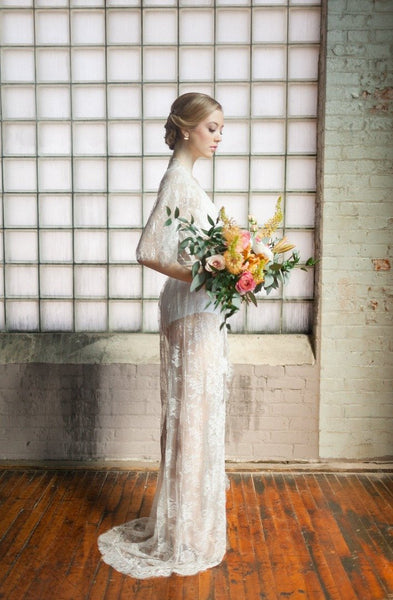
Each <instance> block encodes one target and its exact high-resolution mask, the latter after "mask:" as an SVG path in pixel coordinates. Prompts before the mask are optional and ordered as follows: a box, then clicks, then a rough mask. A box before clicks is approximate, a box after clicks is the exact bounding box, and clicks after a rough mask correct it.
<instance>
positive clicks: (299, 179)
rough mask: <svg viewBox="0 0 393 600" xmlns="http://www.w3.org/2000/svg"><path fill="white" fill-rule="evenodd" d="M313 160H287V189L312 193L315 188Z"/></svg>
mask: <svg viewBox="0 0 393 600" xmlns="http://www.w3.org/2000/svg"><path fill="white" fill-rule="evenodd" d="M315 177H316V166H315V158H288V161H287V189H288V190H310V191H314V190H315V186H316V181H315Z"/></svg>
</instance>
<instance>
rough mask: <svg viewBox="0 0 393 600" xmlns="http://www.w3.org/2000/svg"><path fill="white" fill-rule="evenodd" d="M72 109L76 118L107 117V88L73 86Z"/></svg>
mask: <svg viewBox="0 0 393 600" xmlns="http://www.w3.org/2000/svg"><path fill="white" fill-rule="evenodd" d="M72 111H73V116H74V118H76V119H100V118H101V119H103V118H105V111H106V108H105V88H104V87H95V86H83V87H77V86H73V89H72Z"/></svg>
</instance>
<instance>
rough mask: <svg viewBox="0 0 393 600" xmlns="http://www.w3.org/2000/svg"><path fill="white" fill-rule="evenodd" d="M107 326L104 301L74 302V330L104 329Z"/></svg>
mask: <svg viewBox="0 0 393 600" xmlns="http://www.w3.org/2000/svg"><path fill="white" fill-rule="evenodd" d="M106 326H107V317H106V302H76V303H75V329H76V331H105V329H106Z"/></svg>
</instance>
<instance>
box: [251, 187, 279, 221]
mask: <svg viewBox="0 0 393 600" xmlns="http://www.w3.org/2000/svg"><path fill="white" fill-rule="evenodd" d="M278 196H279V194H263V195H262V194H253V195H252V196H251V198H250V214H252V215H254V217H255V218H256V220H257V221H258V225H260V226H262V225H263V224H264V223H266V221H268V220H269V219H271V217H272V216H273V215H274V210H275V207H276V203H277V198H278Z"/></svg>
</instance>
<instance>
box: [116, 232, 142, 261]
mask: <svg viewBox="0 0 393 600" xmlns="http://www.w3.org/2000/svg"><path fill="white" fill-rule="evenodd" d="M139 238H140V235H139V233H138V232H137V231H111V232H110V233H109V260H110V262H121V261H127V262H130V261H133V262H135V261H136V255H135V251H136V247H137V245H138V242H139Z"/></svg>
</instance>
